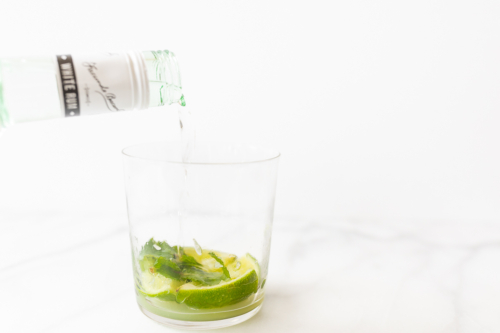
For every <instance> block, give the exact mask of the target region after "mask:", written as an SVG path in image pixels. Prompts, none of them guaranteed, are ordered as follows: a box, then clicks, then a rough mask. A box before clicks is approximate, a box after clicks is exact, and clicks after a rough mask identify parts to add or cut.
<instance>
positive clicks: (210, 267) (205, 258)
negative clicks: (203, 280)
mask: <svg viewBox="0 0 500 333" xmlns="http://www.w3.org/2000/svg"><path fill="white" fill-rule="evenodd" d="M184 252H185V253H186V254H187V255H190V256H192V257H193V258H195V259H196V261H198V262H199V263H200V264H202V265H203V268H204V269H205V270H207V271H209V272H216V271H220V266H219V265H217V261H216V260H215V259H214V258H212V256H211V255H210V254H209V253H210V252H213V253H215V254H216V255H217V256H218V257H219V258H220V259H221V260H222V261H223V262H224V265H225V266H226V267H227V266H228V265H229V264H231V263H233V262H234V261H235V260H236V256H235V255H234V254H229V253H224V252H219V251H212V250H202V251H201V255H200V254H198V253H197V252H196V250H195V249H194V248H193V247H185V248H184Z"/></svg>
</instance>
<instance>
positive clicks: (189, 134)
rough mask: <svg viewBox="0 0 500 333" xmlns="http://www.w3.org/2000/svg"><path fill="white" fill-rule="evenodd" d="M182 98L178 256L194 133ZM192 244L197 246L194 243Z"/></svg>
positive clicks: (190, 118)
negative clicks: (181, 173)
mask: <svg viewBox="0 0 500 333" xmlns="http://www.w3.org/2000/svg"><path fill="white" fill-rule="evenodd" d="M185 105H186V103H185V101H184V96H182V97H181V100H180V101H179V105H178V106H177V111H178V115H179V126H180V139H181V154H182V156H181V158H182V163H183V164H182V169H183V170H182V172H183V175H182V183H181V188H180V191H179V209H178V211H177V216H178V220H179V241H178V242H177V243H178V244H179V247H178V248H177V251H178V254H179V255H180V246H183V245H186V244H185V240H184V226H185V223H186V218H187V205H188V202H189V184H188V179H189V177H188V174H189V170H188V169H189V162H190V160H191V157H192V155H193V153H194V149H195V141H196V131H195V128H194V124H193V118H192V114H191V112H190V111H189V108H186V107H185ZM194 243H195V244H196V245H197V243H196V241H194Z"/></svg>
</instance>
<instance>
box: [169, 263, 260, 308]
mask: <svg viewBox="0 0 500 333" xmlns="http://www.w3.org/2000/svg"><path fill="white" fill-rule="evenodd" d="M240 268H241V267H240ZM258 287H259V278H258V276H257V273H256V272H255V269H250V270H247V271H246V273H245V274H243V275H241V276H239V277H237V278H235V279H232V280H229V281H227V282H221V283H220V284H218V285H215V286H209V287H199V286H195V285H194V284H192V283H187V284H184V285H182V286H181V287H180V288H179V289H178V292H177V302H178V303H184V304H186V305H187V306H189V307H190V308H193V309H213V308H218V307H222V306H226V305H231V304H235V303H238V302H241V301H243V300H245V299H246V298H248V297H249V296H250V295H251V294H253V293H255V292H256V291H257V289H258Z"/></svg>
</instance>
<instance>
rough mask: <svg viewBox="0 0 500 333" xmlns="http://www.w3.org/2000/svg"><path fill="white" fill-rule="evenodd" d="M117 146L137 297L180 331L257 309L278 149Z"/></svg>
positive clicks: (227, 321) (231, 320)
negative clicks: (120, 149)
mask: <svg viewBox="0 0 500 333" xmlns="http://www.w3.org/2000/svg"><path fill="white" fill-rule="evenodd" d="M185 156H186V154H185V152H184V151H183V149H182V146H181V145H180V144H174V143H150V144H139V145H134V146H131V147H128V148H126V149H124V150H123V158H124V167H125V185H126V194H127V209H128V217H129V224H130V242H131V247H132V267H133V274H134V282H135V291H136V296H137V302H138V305H139V308H140V309H141V311H142V312H143V313H144V314H145V315H146V316H148V317H149V318H151V319H153V320H155V321H157V322H159V323H162V324H164V325H167V326H171V327H176V328H183V329H211V328H221V327H226V326H231V325H235V324H238V323H241V322H243V321H245V320H247V319H249V318H251V317H252V316H254V315H255V314H256V313H257V312H258V311H259V310H260V308H261V307H262V302H263V300H264V294H265V283H266V278H267V271H268V265H269V252H270V245H271V231H272V222H273V213H274V199H275V192H276V180H277V170H278V159H279V153H278V152H275V151H273V150H270V149H264V148H259V147H255V146H252V145H237V144H199V145H196V147H195V149H194V150H192V151H191V153H190V157H189V161H186V159H185Z"/></svg>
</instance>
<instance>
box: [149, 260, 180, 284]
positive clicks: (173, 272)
mask: <svg viewBox="0 0 500 333" xmlns="http://www.w3.org/2000/svg"><path fill="white" fill-rule="evenodd" d="M153 267H154V268H155V271H156V272H158V273H160V274H161V275H163V276H164V277H167V278H170V279H173V280H178V281H181V280H182V277H181V272H180V270H181V269H180V268H179V266H177V264H176V263H175V262H173V261H171V260H168V259H165V258H164V257H159V258H158V259H156V262H155V264H154V265H153Z"/></svg>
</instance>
